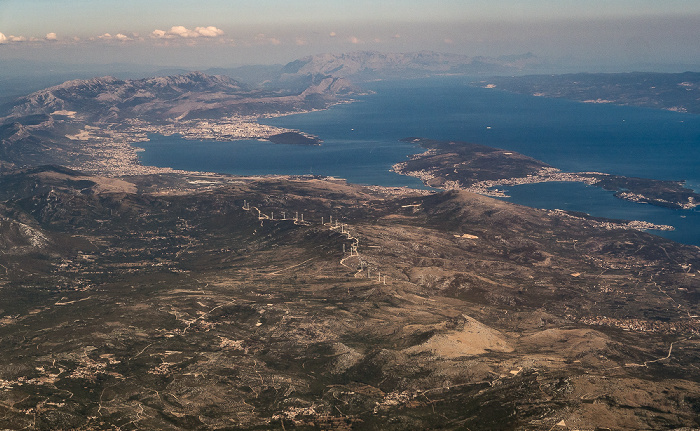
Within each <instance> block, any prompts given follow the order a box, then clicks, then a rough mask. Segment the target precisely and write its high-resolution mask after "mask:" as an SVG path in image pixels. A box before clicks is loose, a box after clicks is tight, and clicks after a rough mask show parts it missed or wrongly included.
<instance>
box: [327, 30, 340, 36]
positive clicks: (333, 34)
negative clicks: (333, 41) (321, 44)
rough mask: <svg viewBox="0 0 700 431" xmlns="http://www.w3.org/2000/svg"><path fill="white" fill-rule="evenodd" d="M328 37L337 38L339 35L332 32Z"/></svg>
mask: <svg viewBox="0 0 700 431" xmlns="http://www.w3.org/2000/svg"><path fill="white" fill-rule="evenodd" d="M328 36H330V37H336V36H338V34H337V33H336V32H334V31H332V32H330V33H328Z"/></svg>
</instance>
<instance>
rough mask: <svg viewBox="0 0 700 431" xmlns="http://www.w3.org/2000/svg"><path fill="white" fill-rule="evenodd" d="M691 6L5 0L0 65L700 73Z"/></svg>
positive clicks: (622, 0) (635, 0)
mask: <svg viewBox="0 0 700 431" xmlns="http://www.w3.org/2000/svg"><path fill="white" fill-rule="evenodd" d="M698 28H700V1H698V0H663V1H660V0H586V1H581V0H576V1H573V0H531V1H526V0H435V1H432V0H382V1H379V0H371V1H369V0H351V1H349V0H342V1H341V0H254V1H242V0H199V1H192V0H189V1H182V0H138V1H137V0H60V1H59V0H0V61H2V59H3V58H4V59H29V60H47V61H63V62H68V63H96V64H110V63H141V64H146V63H147V64H155V65H162V66H179V67H202V68H204V67H232V66H239V65H244V64H273V63H286V62H289V61H292V60H294V59H296V58H300V57H303V56H305V55H311V54H318V53H324V52H334V53H339V52H350V51H359V50H372V51H382V52H410V51H419V50H433V51H439V52H450V53H457V54H464V55H470V56H477V55H483V56H499V55H510V54H524V53H527V52H531V53H533V54H535V55H537V56H539V57H543V58H546V59H549V60H551V61H552V62H569V63H571V64H580V65H582V67H584V66H586V65H588V67H589V68H595V67H602V66H601V65H606V64H607V65H618V67H620V68H623V69H624V67H626V65H633V64H639V63H649V64H681V65H697V64H700V36H699V35H700V32H699V31H698V30H697V29H698Z"/></svg>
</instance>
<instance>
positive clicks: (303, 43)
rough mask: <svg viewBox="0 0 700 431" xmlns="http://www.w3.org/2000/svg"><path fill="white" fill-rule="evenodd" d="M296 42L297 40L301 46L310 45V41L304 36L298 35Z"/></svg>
mask: <svg viewBox="0 0 700 431" xmlns="http://www.w3.org/2000/svg"><path fill="white" fill-rule="evenodd" d="M294 42H295V43H296V44H297V45H299V46H304V45H308V43H309V42H308V41H307V40H306V39H304V38H303V37H297V38H296V40H295V41H294Z"/></svg>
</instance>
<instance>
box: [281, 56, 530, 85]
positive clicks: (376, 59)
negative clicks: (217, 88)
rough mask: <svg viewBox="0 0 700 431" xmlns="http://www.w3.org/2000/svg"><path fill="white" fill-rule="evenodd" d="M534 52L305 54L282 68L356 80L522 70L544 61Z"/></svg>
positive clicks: (286, 71)
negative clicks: (498, 54)
mask: <svg viewBox="0 0 700 431" xmlns="http://www.w3.org/2000/svg"><path fill="white" fill-rule="evenodd" d="M540 63H541V60H540V59H538V58H537V57H536V56H534V55H533V54H530V53H528V54H524V55H517V56H506V57H498V58H492V57H469V56H465V55H458V54H444V53H438V52H433V51H421V52H412V53H389V54H387V53H381V52H375V51H358V52H351V53H347V54H320V55H314V56H309V57H304V58H301V59H299V60H296V61H293V62H291V63H288V64H287V65H285V66H284V67H283V68H282V76H283V77H284V76H285V75H315V74H324V75H332V76H336V77H341V78H347V79H350V80H352V81H356V82H357V81H365V80H371V79H381V78H415V77H426V76H432V75H448V74H454V75H481V74H501V73H508V74H512V73H516V72H522V71H523V70H525V69H528V68H531V67H533V66H535V65H537V64H540Z"/></svg>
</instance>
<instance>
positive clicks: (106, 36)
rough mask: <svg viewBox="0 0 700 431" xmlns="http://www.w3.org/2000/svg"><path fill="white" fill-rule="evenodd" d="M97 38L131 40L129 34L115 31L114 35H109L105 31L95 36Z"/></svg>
mask: <svg viewBox="0 0 700 431" xmlns="http://www.w3.org/2000/svg"><path fill="white" fill-rule="evenodd" d="M97 38H98V39H102V40H118V41H121V42H126V41H128V40H132V39H131V38H130V37H129V36H127V35H125V34H122V33H117V34H115V35H111V34H109V33H105V34H103V35H101V36H97Z"/></svg>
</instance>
